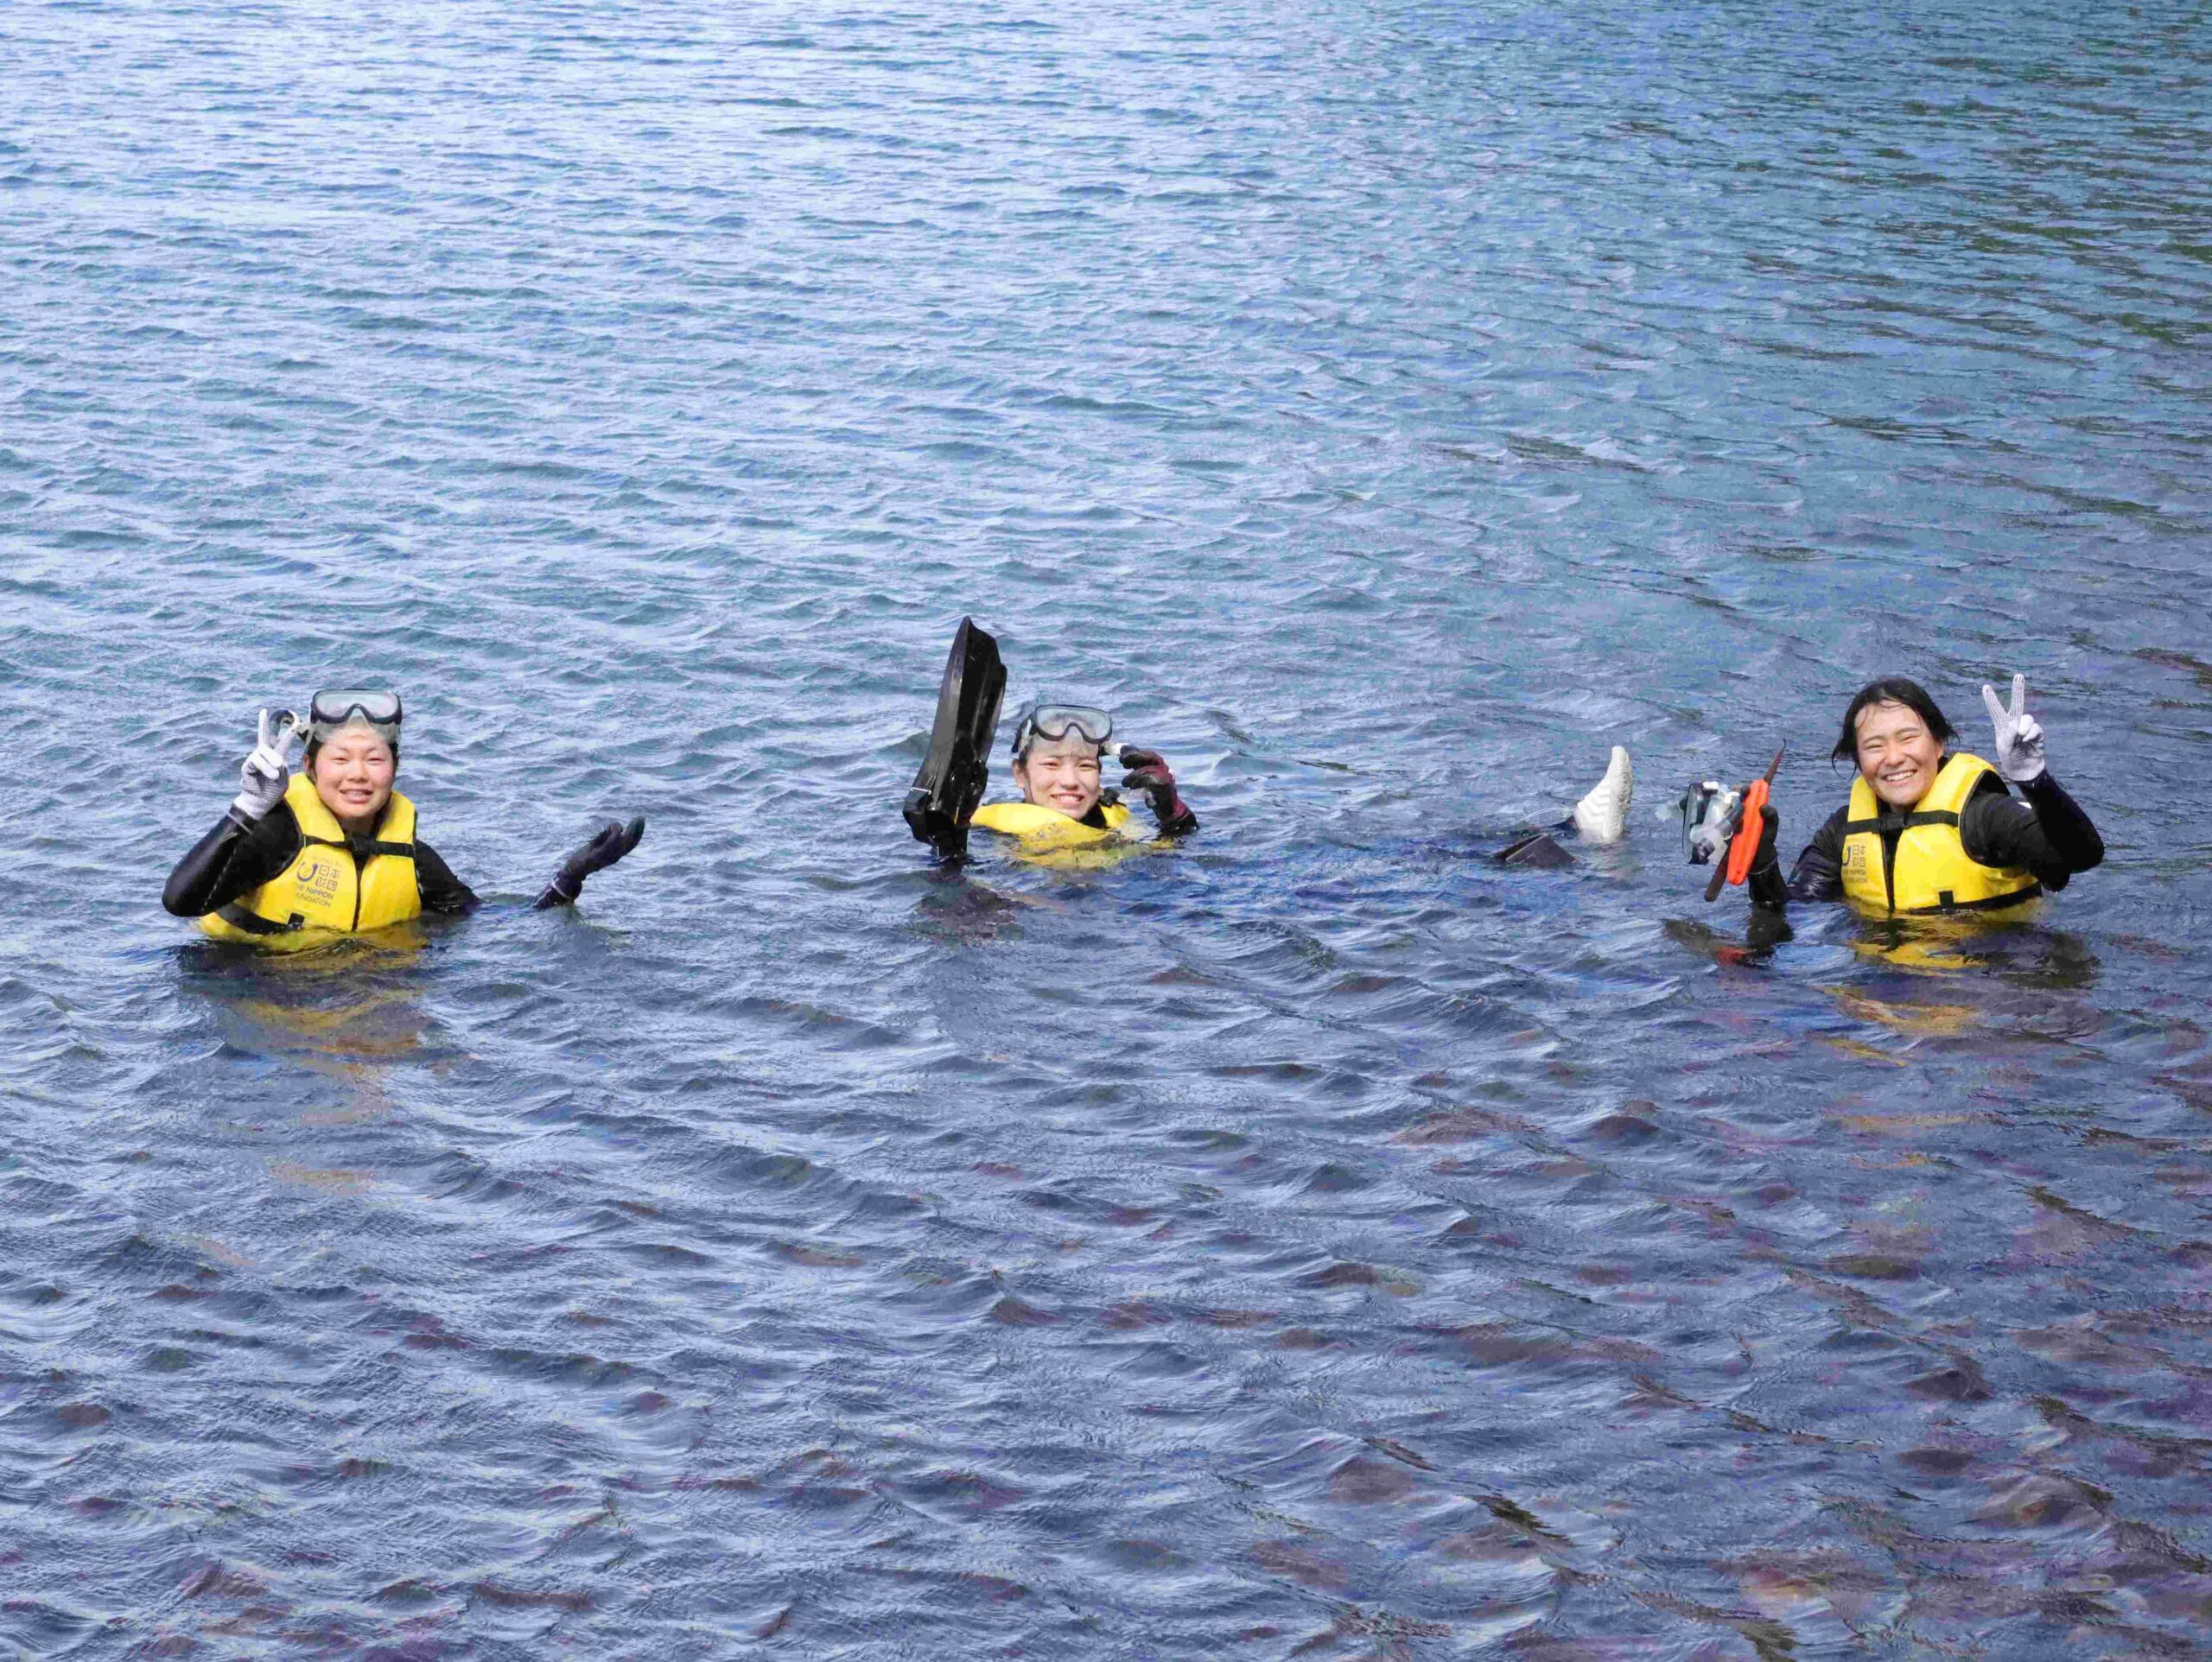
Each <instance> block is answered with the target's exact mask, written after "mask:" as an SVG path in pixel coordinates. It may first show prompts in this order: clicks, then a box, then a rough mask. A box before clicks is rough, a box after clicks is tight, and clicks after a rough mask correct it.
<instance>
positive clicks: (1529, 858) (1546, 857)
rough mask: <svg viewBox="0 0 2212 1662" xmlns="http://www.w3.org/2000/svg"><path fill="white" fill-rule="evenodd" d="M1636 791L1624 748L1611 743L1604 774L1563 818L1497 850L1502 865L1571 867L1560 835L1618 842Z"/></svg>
mask: <svg viewBox="0 0 2212 1662" xmlns="http://www.w3.org/2000/svg"><path fill="white" fill-rule="evenodd" d="M1635 794H1636V769H1635V767H1634V766H1633V765H1632V764H1630V761H1629V759H1628V750H1627V747H1626V746H1624V745H1614V746H1613V752H1612V755H1611V758H1609V759H1608V760H1607V762H1606V764H1605V777H1604V778H1602V779H1600V780H1599V781H1598V783H1596V784H1594V785H1592V786H1591V787H1590V789H1589V790H1588V791H1587V792H1586V794H1585V795H1584V796H1583V798H1582V800H1581V801H1580V802H1577V803H1575V805H1574V807H1573V809H1572V810H1571V811H1570V812H1569V813H1568V815H1567V818H1565V819H1564V820H1561V821H1560V822H1559V823H1558V824H1557V825H1554V826H1553V827H1551V828H1549V829H1548V830H1541V831H1525V832H1523V833H1522V834H1520V835H1519V836H1517V837H1516V838H1515V839H1514V840H1513V841H1511V842H1509V843H1508V844H1506V845H1505V847H1503V848H1501V849H1499V850H1498V851H1497V860H1498V861H1499V862H1500V863H1501V864H1503V865H1506V866H1572V865H1573V864H1574V856H1573V855H1572V854H1570V853H1567V850H1566V849H1564V848H1562V847H1560V846H1559V839H1560V837H1562V836H1569V837H1576V838H1579V839H1580V840H1581V841H1585V842H1618V841H1620V840H1621V839H1622V838H1623V837H1624V836H1625V835H1626V834H1628V805H1629V802H1630V799H1631V798H1632V797H1633V796H1635Z"/></svg>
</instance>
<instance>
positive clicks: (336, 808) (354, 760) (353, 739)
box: [308, 727, 399, 831]
mask: <svg viewBox="0 0 2212 1662" xmlns="http://www.w3.org/2000/svg"><path fill="white" fill-rule="evenodd" d="M397 771H399V764H398V762H397V760H395V759H394V758H393V756H392V753H391V745H387V744H385V742H384V740H383V739H379V738H378V737H377V736H376V734H374V733H371V732H369V731H368V729H367V728H365V727H344V728H340V730H339V731H338V732H337V733H333V734H332V735H331V736H330V738H329V739H327V741H325V743H324V745H323V747H322V748H321V750H320V751H317V752H315V760H314V761H313V762H312V763H311V764H308V778H310V779H312V780H314V781H315V795H316V796H320V797H321V798H322V805H323V806H324V807H325V808H327V809H329V810H330V811H331V812H332V813H333V814H335V815H337V816H338V821H339V823H340V824H341V825H343V826H345V827H346V828H347V829H348V830H355V831H361V830H368V829H371V828H374V826H375V824H376V822H377V820H378V817H379V816H380V815H382V814H383V813H384V806H385V803H386V802H390V801H391V776H392V775H393V774H395V773H397ZM364 821H365V823H363V822H364Z"/></svg>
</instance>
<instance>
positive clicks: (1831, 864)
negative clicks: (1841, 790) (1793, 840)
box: [1751, 806, 1851, 906]
mask: <svg viewBox="0 0 2212 1662" xmlns="http://www.w3.org/2000/svg"><path fill="white" fill-rule="evenodd" d="M1850 817H1851V809H1850V808H1849V807H1848V806H1846V807H1843V808H1839V809H1836V811H1835V812H1834V813H1833V814H1831V815H1828V817H1827V821H1826V822H1825V823H1823V824H1822V825H1821V828H1820V829H1819V830H1818V831H1816V832H1815V833H1814V834H1813V840H1812V841H1810V842H1808V843H1807V844H1806V845H1805V851H1804V853H1801V854H1799V855H1798V856H1797V864H1796V866H1792V867H1791V868H1790V872H1789V882H1788V883H1786V884H1784V885H1782V889H1781V892H1780V893H1776V892H1774V888H1773V883H1772V879H1771V878H1770V879H1769V883H1768V895H1769V896H1770V898H1762V897H1761V896H1759V895H1758V894H1754V895H1753V896H1752V897H1751V898H1752V900H1753V902H1754V903H1755V904H1758V905H1762V906H1779V905H1780V904H1782V903H1783V900H1784V899H1789V900H1840V899H1842V898H1843V827H1844V822H1845V821H1847V820H1848V819H1849V818H1850Z"/></svg>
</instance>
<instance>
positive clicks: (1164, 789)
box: [969, 701, 1198, 847]
mask: <svg viewBox="0 0 2212 1662" xmlns="http://www.w3.org/2000/svg"><path fill="white" fill-rule="evenodd" d="M1113 737H1114V718H1113V716H1112V715H1111V714H1109V713H1108V712H1106V711H1104V710H1100V709H1094V708H1092V707H1090V706H1089V705H1085V704H1062V703H1057V702H1051V701H1047V702H1045V703H1039V704H1033V705H1031V706H1030V707H1028V708H1027V709H1026V710H1024V711H1023V712H1022V713H1021V714H1020V715H1019V716H1018V717H1016V718H1015V720H1014V788H1015V789H1016V790H1019V791H1020V792H1021V800H1020V802H985V803H984V804H983V805H982V807H980V808H978V809H976V811H975V816H974V818H973V819H972V820H971V821H969V823H970V824H972V825H976V826H980V827H981V828H982V829H984V830H986V831H996V832H998V833H1000V834H1002V835H1005V836H1010V837H1016V838H1019V839H1020V841H1022V842H1024V843H1026V844H1028V845H1031V846H1035V845H1037V844H1039V843H1042V844H1046V845H1049V846H1051V847H1077V846H1080V845H1082V844H1084V843H1094V842H1095V843H1104V842H1112V841H1126V842H1134V841H1139V839H1138V838H1136V837H1135V836H1133V835H1131V834H1128V832H1127V831H1126V830H1125V829H1124V828H1125V827H1126V826H1127V825H1128V822H1129V818H1130V814H1129V809H1128V805H1127V804H1126V803H1125V802H1122V800H1121V793H1117V792H1115V791H1112V790H1108V789H1107V788H1106V785H1105V780H1104V763H1105V760H1106V758H1107V757H1108V756H1109V754H1110V755H1111V756H1112V757H1113V758H1114V759H1115V760H1116V761H1118V762H1119V763H1120V764H1122V767H1123V768H1125V769H1127V770H1128V771H1127V772H1125V773H1124V774H1123V775H1122V783H1121V792H1122V793H1127V792H1134V793H1136V794H1138V795H1140V796H1142V797H1143V798H1144V800H1145V802H1146V805H1147V807H1148V808H1149V809H1151V810H1152V816H1153V820H1154V823H1155V824H1156V825H1157V826H1158V828H1159V834H1160V836H1161V837H1162V838H1164V839H1168V840H1173V839H1175V838H1179V837H1185V836H1188V835H1189V834H1191V833H1192V832H1193V831H1195V830H1197V829H1198V815H1196V814H1193V813H1192V811H1191V809H1190V807H1189V805H1188V804H1187V803H1185V802H1184V800H1183V798H1182V796H1180V795H1179V793H1178V792H1177V790H1176V787H1175V774H1174V771H1173V769H1171V768H1170V767H1169V766H1168V765H1167V761H1166V758H1165V757H1163V756H1161V755H1160V752H1157V751H1150V750H1140V749H1138V748H1137V747H1136V746H1135V745H1120V746H1112V739H1113ZM1109 747H1110V748H1109Z"/></svg>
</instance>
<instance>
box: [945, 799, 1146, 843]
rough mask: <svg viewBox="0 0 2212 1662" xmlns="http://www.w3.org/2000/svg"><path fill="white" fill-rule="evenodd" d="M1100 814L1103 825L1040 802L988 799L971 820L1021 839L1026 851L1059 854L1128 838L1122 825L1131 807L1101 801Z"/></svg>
mask: <svg viewBox="0 0 2212 1662" xmlns="http://www.w3.org/2000/svg"><path fill="white" fill-rule="evenodd" d="M1098 817H1099V818H1101V819H1103V820H1104V821H1106V823H1105V825H1104V826H1103V828H1102V827H1099V826H1096V825H1085V824H1084V822H1083V821H1081V820H1077V819H1071V818H1070V817H1069V816H1068V815H1065V814H1063V813H1061V812H1060V810H1059V809H1057V808H1046V807H1043V806H1042V805H1040V804H1039V803H1036V802H985V803H984V804H983V805H982V807H981V808H979V809H976V814H975V817H974V818H973V819H971V820H969V821H968V822H969V824H970V825H980V826H982V828H983V829H984V830H986V831H996V832H998V833H1000V834H1001V835H1004V836H1009V837H1015V838H1019V839H1020V843H1021V852H1022V853H1025V854H1048V853H1058V851H1060V850H1061V849H1064V848H1090V847H1097V846H1098V845H1099V844H1101V843H1109V842H1126V841H1128V838H1126V837H1124V836H1123V835H1122V827H1123V826H1124V825H1126V824H1128V820H1129V810H1128V809H1126V808H1124V807H1123V806H1122V804H1121V803H1119V802H1101V803H1100V804H1099V807H1098Z"/></svg>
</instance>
